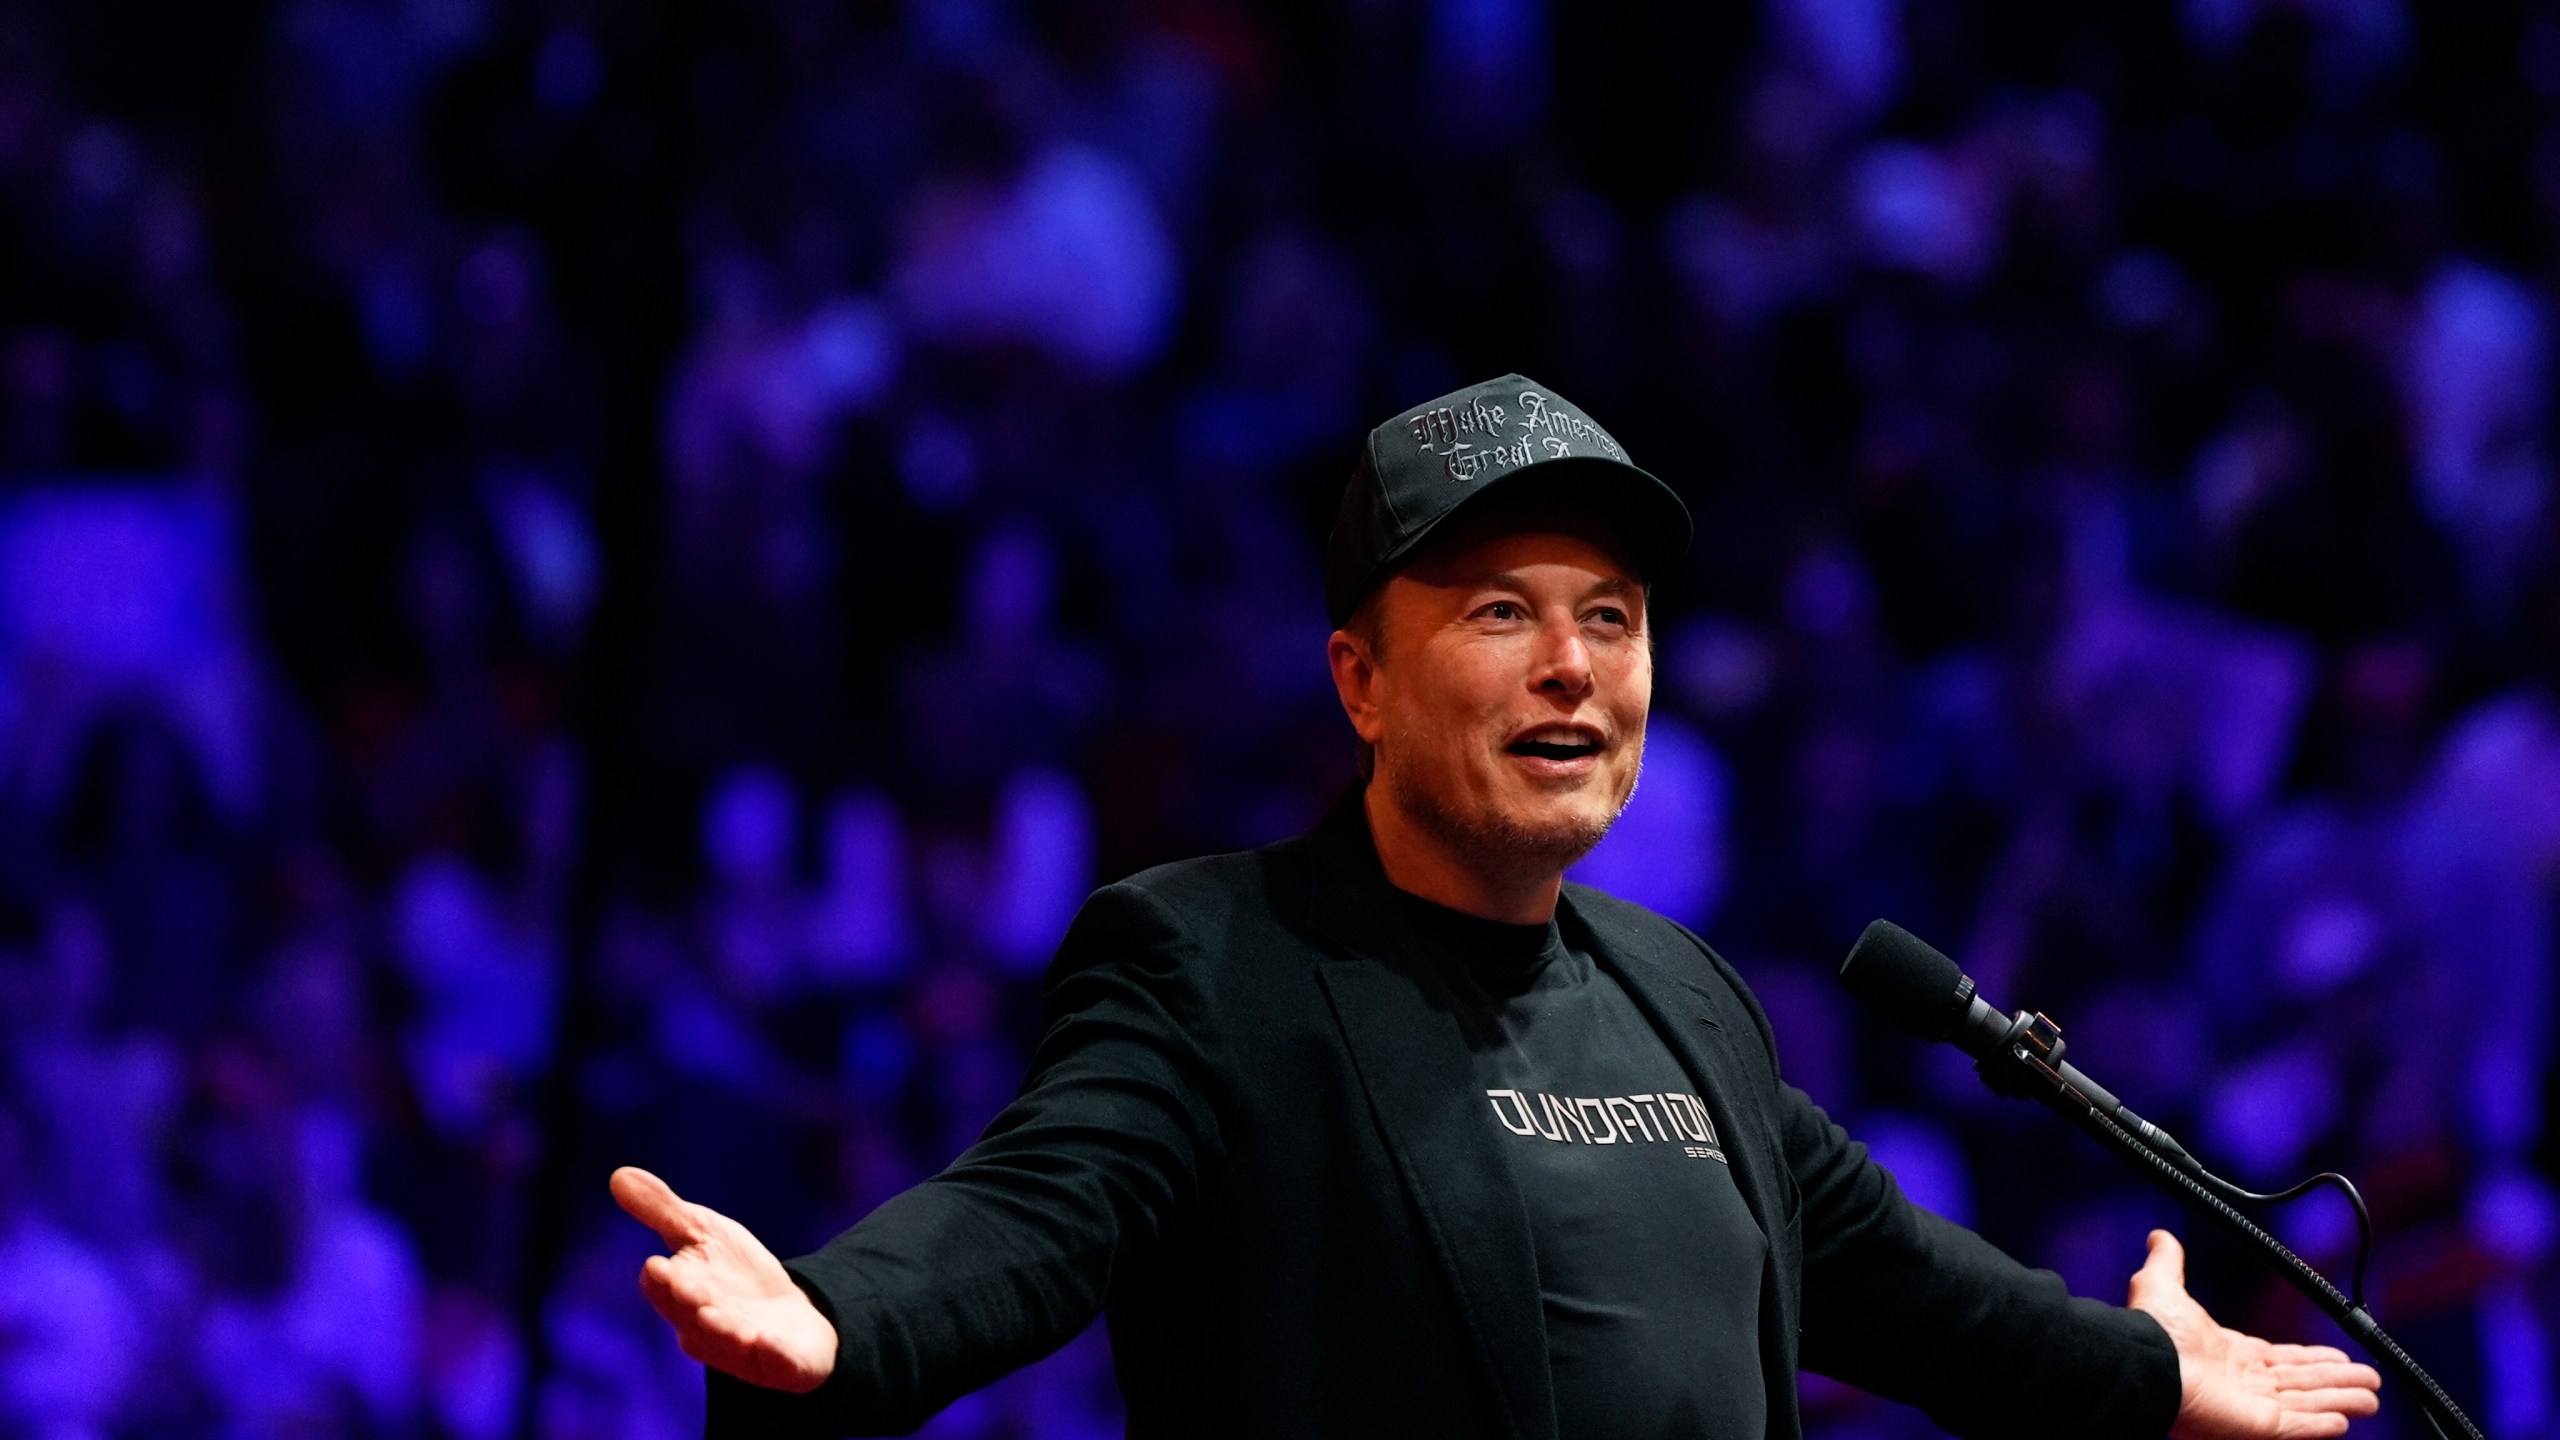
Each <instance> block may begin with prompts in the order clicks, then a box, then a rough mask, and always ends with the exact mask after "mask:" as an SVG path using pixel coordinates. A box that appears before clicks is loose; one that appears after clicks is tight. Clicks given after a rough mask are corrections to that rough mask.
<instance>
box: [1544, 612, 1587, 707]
mask: <svg viewBox="0 0 2560 1440" xmlns="http://www.w3.org/2000/svg"><path fill="white" fill-rule="evenodd" d="M1533 688H1535V689H1537V690H1539V691H1541V692H1543V693H1549V694H1558V695H1582V694H1587V693H1588V692H1589V691H1590V689H1591V646H1590V644H1589V643H1588V642H1587V641H1585V640H1584V638H1583V635H1582V626H1581V625H1580V624H1578V623H1577V622H1576V621H1575V620H1574V618H1573V617H1572V616H1570V615H1566V616H1562V617H1559V618H1557V619H1554V620H1550V621H1548V622H1547V623H1546V624H1545V625H1543V626H1541V627H1539V632H1538V672H1537V675H1536V678H1535V680H1534V682H1533Z"/></svg>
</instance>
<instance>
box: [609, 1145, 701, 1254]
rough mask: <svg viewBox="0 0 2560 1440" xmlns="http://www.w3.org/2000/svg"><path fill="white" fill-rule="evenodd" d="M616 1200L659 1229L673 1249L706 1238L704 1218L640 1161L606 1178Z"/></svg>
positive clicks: (660, 1234) (659, 1233)
mask: <svg viewBox="0 0 2560 1440" xmlns="http://www.w3.org/2000/svg"><path fill="white" fill-rule="evenodd" d="M606 1183H607V1185H608V1186H609V1188H611V1189H612V1191H613V1201H614V1203H615V1204H617V1205H619V1206H621V1207H622V1208H623V1209H624V1210H626V1211H628V1212H630V1215H631V1218H632V1219H634V1220H637V1221H639V1222H640V1223H641V1224H643V1225H646V1226H648V1227H649V1228H650V1229H652V1230H655V1231H657V1232H658V1238H659V1239H661V1240H664V1241H665V1242H667V1245H668V1247H669V1248H670V1249H676V1250H681V1249H683V1248H684V1247H685V1246H687V1245H691V1244H693V1243H695V1242H696V1241H699V1240H701V1239H702V1238H703V1226H702V1222H701V1220H700V1219H699V1218H698V1217H696V1216H695V1214H694V1207H693V1206H691V1205H689V1204H686V1203H685V1201H684V1200H683V1199H682V1198H681V1197H679V1196H678V1195H677V1194H676V1192H675V1190H674V1189H673V1188H672V1187H670V1186H669V1185H668V1184H667V1182H666V1181H664V1180H661V1179H659V1178H658V1177H657V1176H655V1175H652V1174H650V1173H649V1172H648V1171H646V1170H643V1169H641V1168H640V1167H639V1166H637V1165H625V1166H623V1167H622V1168H621V1169H619V1170H616V1171H614V1172H613V1178H612V1179H611V1180H609V1181H607V1182H606Z"/></svg>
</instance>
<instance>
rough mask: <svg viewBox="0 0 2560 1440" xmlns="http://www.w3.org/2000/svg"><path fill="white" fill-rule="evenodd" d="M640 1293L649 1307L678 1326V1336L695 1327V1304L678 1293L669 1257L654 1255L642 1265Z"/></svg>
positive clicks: (669, 1322) (671, 1323)
mask: <svg viewBox="0 0 2560 1440" xmlns="http://www.w3.org/2000/svg"><path fill="white" fill-rule="evenodd" d="M640 1294H641V1297H642V1298H643V1299H646V1300H647V1301H648V1302H649V1308H650V1309H652V1310H655V1311H657V1312H658V1315H659V1317H660V1318H662V1319H664V1320H665V1321H666V1322H667V1323H668V1324H670V1325H673V1326H674V1327H676V1333H677V1335H678V1336H682V1335H683V1334H684V1333H685V1332H687V1331H689V1330H691V1329H692V1328H693V1316H694V1310H695V1308H696V1307H695V1306H694V1304H693V1303H692V1302H691V1301H688V1300H686V1299H685V1298H684V1297H683V1296H681V1295H679V1294H677V1293H676V1287H675V1282H674V1280H673V1278H672V1276H671V1275H670V1273H669V1271H668V1268H667V1257H665V1256H664V1255H652V1256H650V1257H649V1258H648V1259H647V1260H645V1261H643V1262H642V1263H641V1266H640Z"/></svg>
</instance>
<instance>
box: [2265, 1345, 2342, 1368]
mask: <svg viewBox="0 0 2560 1440" xmlns="http://www.w3.org/2000/svg"><path fill="white" fill-rule="evenodd" d="M2354 1358H2355V1357H2354V1356H2352V1355H2349V1354H2348V1353H2347V1352H2346V1351H2344V1350H2341V1349H2339V1348H2338V1347H2337V1346H2335V1345H2272V1344H2271V1345H2269V1346H2268V1347H2267V1360H2268V1362H2269V1363H2270V1364H2275V1365H2318V1364H2324V1363H2326V1362H2329V1361H2339V1362H2345V1361H2351V1360H2353V1359H2354Z"/></svg>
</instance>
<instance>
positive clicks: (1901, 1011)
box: [1840, 920, 1964, 1040]
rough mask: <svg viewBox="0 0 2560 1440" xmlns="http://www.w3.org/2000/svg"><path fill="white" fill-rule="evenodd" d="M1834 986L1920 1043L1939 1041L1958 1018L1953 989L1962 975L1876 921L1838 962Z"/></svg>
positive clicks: (1922, 943)
mask: <svg viewBox="0 0 2560 1440" xmlns="http://www.w3.org/2000/svg"><path fill="white" fill-rule="evenodd" d="M1840 983H1841V984H1843V985H1845V986H1847V987H1849V993H1850V994H1852V995H1855V996H1857V997H1858V999H1859V1000H1860V1001H1861V1002H1862V1003H1864V1004H1866V1005H1867V1006H1869V1007H1870V1008H1872V1009H1874V1010H1875V1011H1876V1013H1877V1014H1879V1015H1881V1016H1883V1017H1884V1018H1885V1019H1886V1020H1889V1021H1891V1022H1892V1023H1893V1024H1895V1025H1896V1026H1898V1027H1900V1028H1902V1029H1904V1030H1908V1031H1910V1032H1911V1033H1912V1034H1914V1035H1917V1036H1919V1037H1921V1038H1922V1039H1924V1040H1944V1039H1946V1038H1947V1036H1948V1034H1949V1033H1950V1032H1951V1031H1953V1030H1954V1028H1955V1023H1956V1020H1957V1019H1958V1015H1957V1012H1956V987H1957V986H1959V985H1961V984H1963V983H1964V971H1963V970H1961V969H1959V968H1957V966H1956V962H1955V961H1953V960H1950V959H1948V958H1947V957H1946V956H1945V955H1944V954H1943V953H1941V952H1940V951H1939V950H1938V949H1937V947H1935V946H1933V945H1931V944H1930V943H1929V942H1928V941H1926V940H1923V939H1921V938H1920V937H1919V936H1917V935H1914V934H1912V933H1911V932H1910V931H1908V930H1905V929H1903V928H1902V927H1901V926H1899V925H1896V924H1894V923H1893V922H1892V921H1890V920H1877V921H1873V922H1871V923H1870V924H1869V925H1868V926H1867V931H1866V933H1865V934H1863V935H1861V936H1859V937H1858V943H1857V944H1855V945H1852V946H1850V947H1849V958H1848V959H1846V960H1843V961H1841V962H1840Z"/></svg>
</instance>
